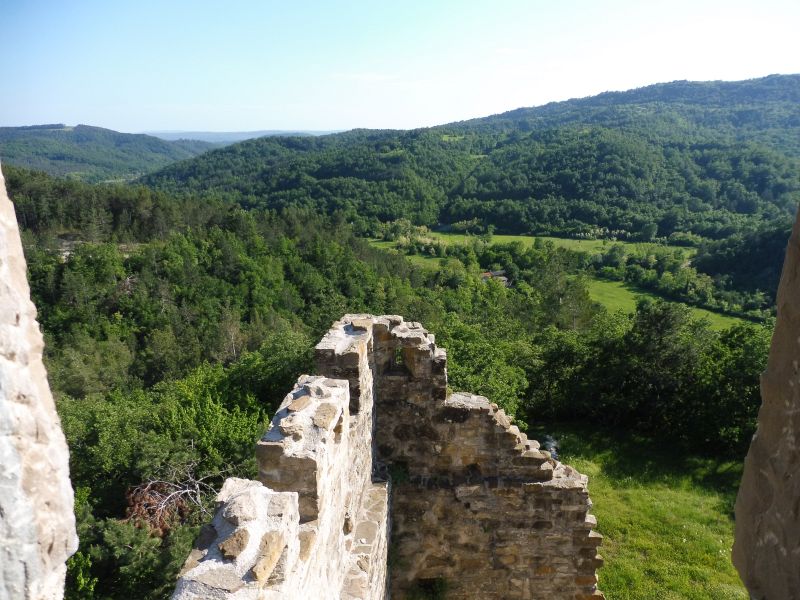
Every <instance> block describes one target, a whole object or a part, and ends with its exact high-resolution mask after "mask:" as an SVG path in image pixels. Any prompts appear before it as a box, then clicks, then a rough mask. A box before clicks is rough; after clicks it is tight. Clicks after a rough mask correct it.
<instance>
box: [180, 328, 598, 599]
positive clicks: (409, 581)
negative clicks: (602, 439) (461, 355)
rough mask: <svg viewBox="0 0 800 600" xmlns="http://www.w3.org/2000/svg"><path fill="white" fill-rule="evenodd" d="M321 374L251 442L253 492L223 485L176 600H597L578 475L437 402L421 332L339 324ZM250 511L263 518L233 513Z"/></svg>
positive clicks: (467, 403) (451, 404) (592, 547)
mask: <svg viewBox="0 0 800 600" xmlns="http://www.w3.org/2000/svg"><path fill="white" fill-rule="evenodd" d="M316 365H317V366H316V371H317V373H318V375H316V376H303V377H301V378H300V379H299V380H298V382H297V385H296V386H295V388H294V390H292V392H291V393H290V394H289V395H287V396H286V398H285V400H284V401H283V403H282V404H281V406H280V408H279V409H278V411H277V413H276V414H275V417H274V418H273V420H272V424H271V426H270V428H269V430H268V431H267V432H266V433H265V434H264V436H263V437H262V438H261V440H260V441H259V442H258V443H257V446H256V454H257V457H258V463H259V481H258V482H247V481H244V480H229V481H228V482H226V484H225V487H224V488H223V491H222V492H221V493H220V496H219V501H220V504H219V508H218V510H217V513H216V516H215V517H214V522H213V523H212V525H213V530H212V529H208V528H206V530H205V533H204V534H203V535H201V541H200V543H198V546H197V548H196V549H195V550H194V551H193V553H192V556H190V558H189V560H188V561H187V565H186V566H185V568H184V573H183V575H182V577H181V580H180V581H179V584H178V588H177V589H176V593H175V595H174V598H180V599H185V598H186V599H188V598H200V597H208V598H298V599H299V598H320V599H330V600H333V599H339V598H342V599H348V600H350V599H356V598H358V599H362V598H364V599H366V598H369V599H376V600H377V599H383V598H388V597H389V596H390V594H391V596H392V597H393V598H405V597H409V596H413V595H414V594H418V593H419V592H424V591H425V590H433V589H437V590H442V589H446V590H447V591H446V594H445V597H447V598H459V599H461V598H463V599H467V598H487V599H497V600H499V599H501V598H502V599H534V598H570V599H571V600H573V599H578V600H580V599H588V598H602V594H601V593H600V592H599V591H597V578H596V570H597V568H598V567H599V566H601V564H602V559H601V558H600V557H599V555H598V554H597V547H598V545H599V544H600V541H601V540H602V536H600V535H599V534H597V533H596V532H595V531H594V527H595V523H596V522H595V520H594V518H593V517H592V516H591V515H590V514H589V508H590V507H591V501H590V500H589V496H588V492H587V478H586V477H585V476H583V475H581V474H580V473H578V472H577V471H575V470H574V469H572V468H571V467H568V466H566V465H563V464H561V463H560V462H558V461H556V460H554V459H553V458H552V456H551V455H550V453H548V452H546V451H544V450H541V449H540V447H539V444H538V443H537V442H536V441H534V440H529V439H528V438H527V436H526V435H525V434H524V433H522V432H520V431H519V429H518V428H517V427H516V426H515V425H513V424H512V423H511V420H510V419H509V417H508V416H507V415H506V414H505V412H504V411H503V410H502V409H500V408H498V406H497V405H496V404H493V403H491V402H489V401H488V400H487V399H486V398H483V397H481V396H474V395H471V394H463V393H452V394H448V387H447V355H446V352H445V351H444V350H443V349H441V348H438V347H437V346H436V343H435V338H434V336H433V335H432V334H430V333H428V332H427V331H426V330H425V329H424V328H423V327H422V326H421V325H420V324H419V323H414V322H405V321H404V320H403V318H402V317H399V316H392V315H387V316H379V317H375V316H371V315H345V316H344V317H343V318H342V319H341V320H340V321H337V322H336V323H334V325H333V327H332V328H331V329H330V331H329V332H328V333H327V334H326V335H325V336H324V337H323V338H322V340H321V341H320V342H319V344H318V345H317V347H316ZM242 498H247V500H246V501H245V500H243V499H242ZM251 504H258V505H259V506H260V507H261V508H260V509H259V510H261V511H262V512H263V511H264V510H266V511H267V512H266V514H267V517H259V516H256V517H253V518H250V516H249V515H255V514H256V512H258V511H255V512H254V511H253V510H250V509H249V508H246V509H245V510H244V512H245V513H246V515H245V516H239V513H240V512H241V511H242V507H249V506H250V505H251ZM273 505H274V506H282V507H284V508H283V509H281V510H278V509H272V508H270V507H272V506H273ZM265 507H266V508H265ZM259 514H260V513H259ZM264 518H267V519H268V520H269V523H268V525H266V526H265V525H263V524H262V523H261V521H262V520H263V519H264ZM270 519H271V520H270ZM251 530H252V531H251ZM243 531H247V533H246V534H245V533H237V532H243ZM389 565H391V566H389ZM210 573H211V574H216V575H219V583H220V585H218V586H216V587H215V583H214V581H215V576H212V575H210Z"/></svg>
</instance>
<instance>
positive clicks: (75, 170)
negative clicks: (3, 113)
mask: <svg viewBox="0 0 800 600" xmlns="http://www.w3.org/2000/svg"><path fill="white" fill-rule="evenodd" d="M214 147H216V144H210V143H208V142H200V141H195V140H178V141H165V140H161V139H159V138H156V137H153V136H149V135H141V134H130V133H120V132H118V131H112V130H110V129H103V128H101V127H89V126H88V125H78V126H76V127H67V126H65V125H63V124H55V125H38V126H33V127H0V161H2V162H3V164H10V165H16V166H19V167H26V168H29V169H37V170H40V171H45V172H46V173H49V174H51V175H58V176H69V177H72V178H76V179H81V180H84V181H90V182H97V181H105V180H130V179H134V178H136V177H139V176H141V175H143V174H144V173H148V172H150V171H154V170H156V169H160V168H162V167H165V166H166V165H168V164H170V163H174V162H176V161H179V160H184V159H187V158H192V157H194V156H197V155H198V154H200V153H202V152H205V151H206V150H208V149H210V148H214Z"/></svg>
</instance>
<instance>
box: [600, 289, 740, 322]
mask: <svg viewBox="0 0 800 600" xmlns="http://www.w3.org/2000/svg"><path fill="white" fill-rule="evenodd" d="M586 284H587V286H588V288H589V296H591V298H592V300H594V301H596V302H599V303H600V304H602V305H603V306H605V307H606V309H608V310H609V311H610V312H615V311H618V310H622V311H625V312H633V311H634V310H635V309H636V299H637V298H639V297H646V298H656V297H657V296H655V295H654V294H651V293H649V292H645V291H643V290H639V289H637V288H634V287H632V286H629V285H626V284H625V283H623V282H621V281H607V280H605V279H591V278H587V280H586ZM692 313H693V314H694V315H695V316H696V317H699V318H706V319H708V320H709V321H710V322H711V327H712V328H713V329H727V328H728V327H731V326H733V325H736V324H737V323H741V322H742V321H741V319H738V318H736V317H731V316H728V315H722V314H720V313H715V312H711V311H710V310H706V309H704V308H697V307H692Z"/></svg>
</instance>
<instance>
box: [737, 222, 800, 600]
mask: <svg viewBox="0 0 800 600" xmlns="http://www.w3.org/2000/svg"><path fill="white" fill-rule="evenodd" d="M777 308H778V320H777V323H776V325H775V333H774V334H773V336H772V346H771V348H770V352H769V360H768V362H767V369H766V371H765V372H764V373H763V374H762V376H761V401H762V403H761V409H760V410H759V412H758V429H757V430H756V434H755V435H754V436H753V440H752V442H751V443H750V450H749V452H748V453H747V458H746V459H745V465H744V474H743V476H742V483H741V486H740V488H739V495H738V497H737V499H736V541H735V543H734V547H733V562H734V565H736V568H737V569H738V571H739V574H740V576H741V577H742V580H743V581H744V583H745V585H746V586H747V589H748V590H749V592H750V594H751V596H752V597H753V598H757V599H759V600H767V599H768V600H773V599H774V600H778V599H781V600H784V599H791V598H800V219H799V220H798V221H797V222H796V223H795V226H794V230H793V231H792V236H791V238H790V239H789V245H788V247H787V250H786V259H785V260H784V263H783V273H782V275H781V283H780V287H779V288H778V301H777Z"/></svg>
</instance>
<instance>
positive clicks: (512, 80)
mask: <svg viewBox="0 0 800 600" xmlns="http://www.w3.org/2000/svg"><path fill="white" fill-rule="evenodd" d="M0 72H2V78H3V79H2V81H3V86H2V92H0V125H6V126H8V125H29V124H36V123H53V122H63V123H67V124H72V125H74V124H77V123H86V124H92V125H99V126H103V127H109V128H112V129H117V130H120V131H145V130H161V129H181V130H216V131H234V130H255V129H317V130H320V129H322V130H330V129H349V128H352V127H373V128H382V127H397V128H411V127H419V126H426V125H434V124H439V123H445V122H450V121H456V120H461V119H466V118H471V117H478V116H484V115H488V114H493V113H497V112H502V111H505V110H510V109H513V108H517V107H520V106H534V105H539V104H543V103H546V102H549V101H553V100H564V99H567V98H571V97H578V96H587V95H592V94H596V93H600V92H603V91H607V90H622V89H629V88H633V87H639V86H642V85H647V84H650V83H657V82H661V81H672V80H676V79H691V80H708V79H724V80H737V79H746V78H750V77H759V76H763V75H767V74H770V73H797V72H800V1H798V0H747V1H737V0H727V1H717V0H694V1H685V0H672V1H663V2H662V1H654V0H639V1H629V0H594V1H582V0H573V1H569V0H548V1H540V0H492V1H491V2H488V1H487V2H483V1H469V0H462V1H460V2H456V1H437V0H427V1H416V0H404V1H403V2H392V3H389V2H380V1H375V0H373V1H370V2H355V1H348V0H337V1H335V2H334V1H330V2H321V1H318V2H311V1H303V0H295V1H292V0H285V1H282V2H272V1H269V0H262V1H255V0H252V1H244V0H220V1H217V2H209V1H205V0H192V1H184V0H160V1H151V0H136V1H128V0H103V1H100V0H84V1H74V0H58V1H54V0H51V1H43V0H0Z"/></svg>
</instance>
